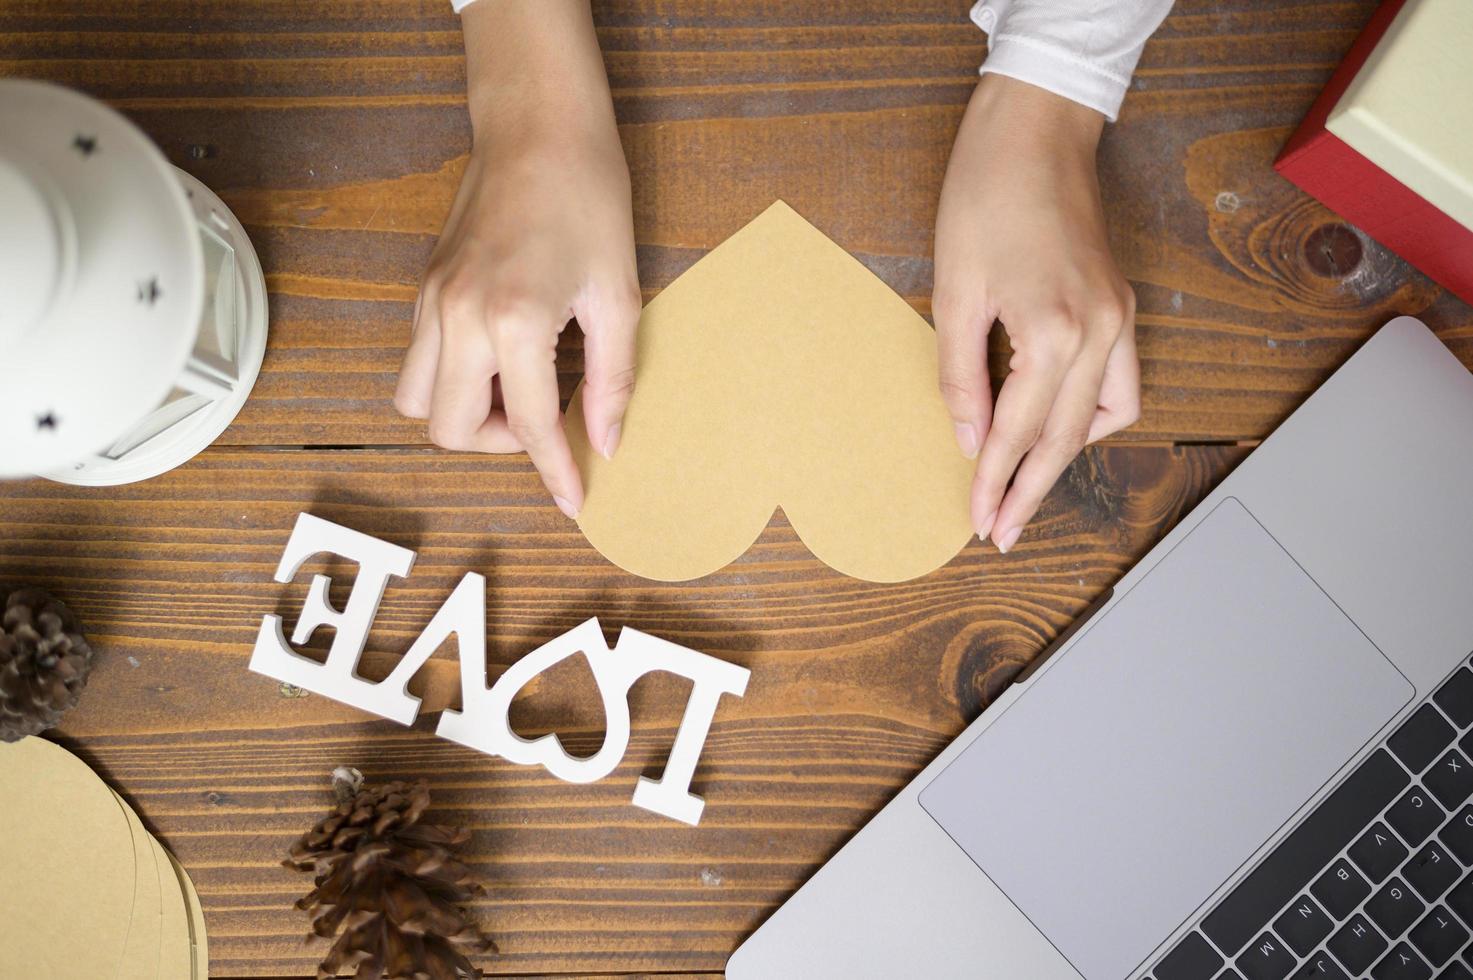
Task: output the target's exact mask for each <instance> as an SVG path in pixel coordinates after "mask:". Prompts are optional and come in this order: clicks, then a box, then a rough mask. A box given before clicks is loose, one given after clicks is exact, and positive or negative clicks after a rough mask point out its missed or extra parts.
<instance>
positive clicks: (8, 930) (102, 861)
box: [0, 736, 137, 977]
mask: <svg viewBox="0 0 1473 980" xmlns="http://www.w3.org/2000/svg"><path fill="white" fill-rule="evenodd" d="M0 800H3V801H4V805H3V806H0V867H3V868H4V869H5V870H4V887H3V888H0V922H3V923H4V924H5V926H4V932H5V941H4V942H0V977H113V976H116V975H117V972H118V968H119V965H120V963H121V961H122V957H123V951H124V945H125V942H126V939H127V935H128V927H129V924H130V923H131V921H132V918H133V915H132V913H133V899H134V874H135V869H136V867H137V864H136V861H135V857H134V853H133V836H132V834H131V832H130V831H129V828H128V820H127V818H126V817H125V816H124V814H123V809H122V807H121V806H120V805H119V804H118V800H117V797H115V796H114V795H113V794H112V791H111V790H109V789H108V788H107V786H106V785H105V784H104V783H103V782H102V780H100V779H98V778H97V776H96V774H95V773H93V772H92V770H91V769H90V768H88V767H87V765H86V764H85V763H84V762H82V761H81V760H80V759H78V758H76V757H75V756H73V755H72V754H71V753H70V752H67V751H66V750H65V749H63V748H61V747H60V746H58V745H54V744H53V743H51V742H48V741H46V740H45V739H41V738H36V737H34V736H33V737H31V738H25V739H22V740H21V741H19V742H15V743H11V744H4V743H0ZM79 928H81V929H85V941H81V942H79V941H78V932H77V930H78V929H79Z"/></svg>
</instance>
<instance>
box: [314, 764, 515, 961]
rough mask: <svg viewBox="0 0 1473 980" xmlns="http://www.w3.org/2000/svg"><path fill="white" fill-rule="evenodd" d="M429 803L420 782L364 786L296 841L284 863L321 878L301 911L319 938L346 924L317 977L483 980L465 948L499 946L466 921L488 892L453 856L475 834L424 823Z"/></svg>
mask: <svg viewBox="0 0 1473 980" xmlns="http://www.w3.org/2000/svg"><path fill="white" fill-rule="evenodd" d="M355 788H356V787H355ZM350 792H351V791H350ZM429 805H430V791H429V787H428V786H426V785H425V783H424V781H423V780H421V781H418V782H415V783H404V782H394V783H387V784H385V785H383V786H379V787H369V788H365V789H361V790H357V792H355V793H352V795H351V798H349V799H346V800H345V802H343V803H340V804H339V805H338V807H337V808H336V809H335V810H334V811H333V812H332V813H331V814H329V815H328V817H327V818H326V819H325V820H323V821H322V822H320V823H318V824H317V826H315V827H313V828H312V829H311V830H310V831H308V832H307V833H305V834H303V835H302V837H301V839H300V840H298V841H297V842H296V843H295V844H293V845H292V849H291V857H290V858H288V860H287V861H286V862H285V863H286V866H287V867H289V868H295V869H296V870H298V871H313V872H316V875H317V877H316V879H315V880H316V885H317V887H316V888H314V889H312V891H311V892H309V893H308V894H307V896H306V897H305V898H303V899H301V900H300V901H298V902H297V908H299V909H303V910H305V911H307V912H308V913H310V914H311V916H312V932H313V933H314V934H315V935H318V936H323V937H329V938H330V937H332V936H333V935H334V934H335V933H338V930H339V929H341V930H342V931H341V934H340V935H338V937H337V940H336V942H334V943H333V946H332V949H331V950H329V951H328V954H327V958H326V959H324V960H323V961H322V963H321V965H319V966H318V968H317V976H318V980H327V978H329V977H335V976H339V975H340V974H341V972H342V971H344V970H354V969H356V972H355V973H354V974H353V975H354V976H355V977H357V978H358V980H457V978H459V977H461V976H465V977H469V978H473V980H480V978H481V971H480V970H478V969H476V967H475V966H474V965H472V963H471V961H470V960H469V959H468V958H467V957H466V955H465V953H464V952H462V948H464V949H469V950H474V951H481V950H486V949H495V948H496V944H495V943H493V942H492V941H491V940H490V939H487V938H486V937H485V936H483V935H482V934H481V932H480V930H479V929H477V928H476V927H475V926H474V925H473V924H472V923H470V922H469V921H468V920H467V918H466V913H465V910H464V909H463V908H462V907H461V906H462V904H463V903H465V902H466V901H468V900H469V899H470V898H471V896H472V895H476V894H478V893H480V892H481V891H482V889H481V886H480V885H479V884H477V883H475V881H474V880H473V876H472V873H471V870H470V869H469V868H467V867H466V866H465V865H464V864H461V863H460V862H459V861H457V860H455V858H454V856H453V854H452V850H453V849H454V848H456V847H458V846H459V845H461V844H463V843H465V842H466V841H467V840H469V839H470V832H469V831H467V830H464V829H455V830H450V829H447V828H445V827H437V826H433V825H426V824H422V823H420V822H419V819H420V816H421V815H423V813H424V811H425V808H426V807H428V806H429Z"/></svg>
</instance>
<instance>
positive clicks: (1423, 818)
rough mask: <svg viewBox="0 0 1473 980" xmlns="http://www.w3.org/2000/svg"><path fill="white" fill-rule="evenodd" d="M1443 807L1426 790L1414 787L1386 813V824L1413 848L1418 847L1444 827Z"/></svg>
mask: <svg viewBox="0 0 1473 980" xmlns="http://www.w3.org/2000/svg"><path fill="white" fill-rule="evenodd" d="M1443 815H1444V814H1443V810H1442V807H1440V806H1438V805H1437V801H1436V800H1434V799H1432V798H1431V797H1430V796H1429V795H1428V794H1427V792H1426V791H1425V790H1423V789H1421V788H1419V787H1416V786H1413V787H1412V788H1411V789H1409V790H1407V791H1406V795H1404V796H1403V797H1402V798H1401V799H1399V800H1397V801H1396V802H1395V803H1393V804H1392V806H1391V809H1389V810H1387V811H1386V822H1387V823H1389V824H1391V826H1392V827H1393V828H1394V829H1395V830H1396V832H1397V833H1398V834H1400V835H1401V836H1402V838H1403V839H1404V840H1405V841H1406V842H1407V843H1408V844H1410V845H1411V846H1413V847H1416V846H1417V845H1418V844H1420V843H1422V842H1423V841H1424V840H1426V839H1427V838H1428V837H1430V836H1431V835H1432V832H1433V831H1434V830H1436V829H1437V828H1438V827H1440V826H1442V818H1443Z"/></svg>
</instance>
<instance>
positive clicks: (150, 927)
mask: <svg viewBox="0 0 1473 980" xmlns="http://www.w3.org/2000/svg"><path fill="white" fill-rule="evenodd" d="M113 797H114V798H115V799H116V800H117V801H118V806H119V807H120V808H121V809H122V811H123V816H124V817H125V818H126V819H127V821H128V830H129V831H130V832H131V833H132V835H133V863H134V866H135V870H134V876H133V922H132V924H131V925H130V926H129V928H128V939H127V942H125V943H124V945H123V959H122V963H121V964H120V966H119V968H118V974H117V975H118V978H119V980H158V978H161V977H163V976H164V974H163V973H162V972H161V971H160V970H159V931H160V929H161V928H162V923H161V920H160V912H161V904H162V898H161V895H160V891H159V871H158V862H157V861H156V860H155V858H154V850H153V836H152V835H151V834H149V832H148V831H147V830H145V829H144V827H143V822H142V821H141V820H139V819H138V814H136V813H134V812H133V808H132V807H130V806H129V805H128V804H127V802H126V801H125V800H124V799H123V798H122V797H121V796H118V795H117V793H116V792H114V793H113Z"/></svg>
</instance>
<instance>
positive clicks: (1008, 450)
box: [972, 322, 1076, 540]
mask: <svg viewBox="0 0 1473 980" xmlns="http://www.w3.org/2000/svg"><path fill="white" fill-rule="evenodd" d="M1019 333H1021V334H1022V335H1024V336H1029V337H1030V340H1029V342H1028V344H1027V346H1026V347H1024V348H1023V349H1022V350H1015V352H1014V354H1013V359H1012V373H1010V374H1009V375H1008V377H1007V380H1006V381H1004V382H1003V385H1002V390H1001V391H1000V392H998V396H997V406H996V408H994V409H993V412H992V425H991V427H990V428H989V430H988V432H987V438H986V439H984V440H983V442H982V452H981V455H980V458H979V459H978V461H977V475H976V477H975V478H974V479H973V481H972V520H973V522H974V523H975V524H976V527H977V536H978V537H980V538H982V539H983V540H986V539H987V536H988V535H989V534H992V532H993V528H994V525H995V523H996V521H997V510H998V507H999V506H1000V505H1001V504H1002V499H1003V494H1004V492H1005V491H1006V490H1007V487H1008V481H1009V480H1011V479H1012V478H1013V474H1014V472H1016V471H1017V469H1018V463H1019V461H1020V460H1022V458H1023V456H1024V455H1025V454H1026V453H1027V452H1028V451H1029V450H1030V449H1032V448H1033V445H1034V443H1036V442H1037V441H1038V438H1039V436H1040V435H1041V434H1042V432H1043V426H1044V423H1045V421H1047V419H1048V416H1049V412H1050V411H1051V410H1052V409H1053V404H1054V400H1055V398H1056V397H1057V396H1058V393H1059V388H1060V386H1061V385H1062V384H1063V381H1064V375H1065V372H1066V371H1067V370H1068V367H1069V365H1070V363H1072V361H1073V359H1074V353H1075V352H1074V351H1073V350H1071V349H1069V347H1070V344H1069V343H1067V341H1068V339H1069V338H1071V337H1073V336H1076V333H1075V331H1074V330H1073V328H1072V326H1070V325H1068V324H1065V323H1062V322H1060V323H1057V324H1054V325H1052V326H1039V327H1033V326H1030V327H1029V329H1028V332H1027V333H1023V332H1022V331H1019ZM1055 338H1064V340H1063V341H1061V340H1058V339H1055Z"/></svg>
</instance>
